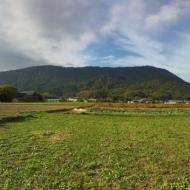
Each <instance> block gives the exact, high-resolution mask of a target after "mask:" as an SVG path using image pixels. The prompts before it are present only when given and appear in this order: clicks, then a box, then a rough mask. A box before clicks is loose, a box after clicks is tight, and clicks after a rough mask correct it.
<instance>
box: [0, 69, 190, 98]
mask: <svg viewBox="0 0 190 190" xmlns="http://www.w3.org/2000/svg"><path fill="white" fill-rule="evenodd" d="M4 83H8V84H11V85H15V86H16V87H18V88H19V90H35V91H38V92H41V93H43V94H46V95H48V97H55V96H62V97H65V98H67V97H74V96H78V97H81V98H97V99H104V100H105V99H108V100H109V99H111V100H132V99H133V100H134V99H143V98H145V99H150V100H166V99H189V98H190V84H189V83H187V82H185V81H183V80H182V79H180V78H178V77H177V76H175V75H174V74H172V73H170V72H169V71H167V70H164V69H159V68H154V67H149V66H145V67H126V68H108V67H104V68H100V67H83V68H63V67H55V66H40V67H32V68H27V69H21V70H15V71H8V72H2V73H0V84H4Z"/></svg>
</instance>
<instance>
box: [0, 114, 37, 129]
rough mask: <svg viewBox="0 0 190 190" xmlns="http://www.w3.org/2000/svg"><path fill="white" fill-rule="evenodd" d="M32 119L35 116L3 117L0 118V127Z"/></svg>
mask: <svg viewBox="0 0 190 190" xmlns="http://www.w3.org/2000/svg"><path fill="white" fill-rule="evenodd" d="M33 118H35V116H34V115H32V114H28V115H17V116H8V117H3V118H0V127H4V126H5V124H7V123H12V122H23V121H27V120H29V119H33Z"/></svg>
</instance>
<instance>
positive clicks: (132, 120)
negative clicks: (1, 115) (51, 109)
mask: <svg viewBox="0 0 190 190" xmlns="http://www.w3.org/2000/svg"><path fill="white" fill-rule="evenodd" d="M105 112H106V111H105V110H104V112H102V110H95V111H94V110H92V111H91V112H90V113H89V114H71V113H64V112H63V113H62V112H59V113H43V112H40V113H32V114H24V115H21V116H22V117H21V116H20V118H19V117H15V118H14V119H11V117H9V118H7V119H6V120H0V189H2V190H4V189H7V190H9V189H11V190H14V189H19V190H20V189H21V190H22V189H27V190H28V189H44V190H47V189H53V190H54V189H103V190H106V189H165V190H174V189H180V190H185V189H188V187H190V169H189V168H190V113H189V111H188V110H187V111H185V110H174V111H173V112H172V110H170V111H169V112H168V110H167V111H165V112H164V111H163V110H162V111H160V110H157V111H153V112H150V111H149V110H147V111H145V110H141V111H134V110H131V111H129V110H128V111H125V113H124V114H123V113H121V112H120V111H119V114H118V112H117V111H112V110H109V114H108V113H105Z"/></svg>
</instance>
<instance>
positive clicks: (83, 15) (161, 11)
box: [0, 0, 190, 81]
mask: <svg viewBox="0 0 190 190" xmlns="http://www.w3.org/2000/svg"><path fill="white" fill-rule="evenodd" d="M189 9H190V1H189V0H158V1H152V0H117V1H114V0H109V1H107V0H97V1H89V0H54V1H52V0H17V1H14V0H0V70H1V71H3V70H9V69H16V68H22V67H27V66H35V65H45V64H52V65H61V66H76V67H78V66H87V65H92V66H95V65H96V66H142V65H152V66H156V67H162V68H165V69H168V70H170V71H172V72H174V73H175V74H177V75H179V76H180V77H182V78H183V79H185V80H188V81H190V75H189V74H190V73H189V72H190V61H189V60H190V54H189V50H190V23H189V19H190V12H189Z"/></svg>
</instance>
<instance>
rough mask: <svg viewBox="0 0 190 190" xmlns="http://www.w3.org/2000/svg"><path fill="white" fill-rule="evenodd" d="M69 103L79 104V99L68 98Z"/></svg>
mask: <svg viewBox="0 0 190 190" xmlns="http://www.w3.org/2000/svg"><path fill="white" fill-rule="evenodd" d="M67 101H68V102H78V98H67Z"/></svg>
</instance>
